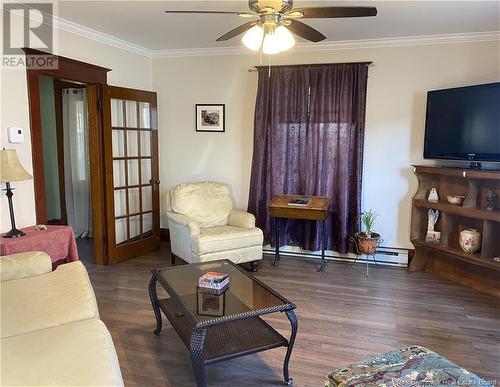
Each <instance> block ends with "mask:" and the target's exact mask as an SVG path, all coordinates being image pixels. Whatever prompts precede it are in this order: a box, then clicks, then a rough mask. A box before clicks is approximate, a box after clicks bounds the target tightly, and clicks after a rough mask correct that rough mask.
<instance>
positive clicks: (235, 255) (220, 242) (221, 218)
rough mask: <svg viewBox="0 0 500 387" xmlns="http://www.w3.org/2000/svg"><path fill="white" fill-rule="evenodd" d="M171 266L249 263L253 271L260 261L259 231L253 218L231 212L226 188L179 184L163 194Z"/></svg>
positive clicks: (231, 208)
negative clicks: (177, 263)
mask: <svg viewBox="0 0 500 387" xmlns="http://www.w3.org/2000/svg"><path fill="white" fill-rule="evenodd" d="M166 200H167V217H168V227H169V230H170V242H171V249H172V264H175V257H176V256H177V257H179V258H181V259H183V260H184V261H186V262H188V263H194V262H202V261H213V260H217V259H226V258H227V259H229V260H231V261H232V262H234V263H237V264H239V263H245V262H250V263H251V264H252V270H254V271H255V270H256V268H257V261H259V260H261V259H262V242H263V234H262V231H261V230H260V229H259V228H257V227H255V217H254V216H253V215H252V214H249V213H247V212H245V211H240V210H236V209H234V208H233V199H232V197H231V190H230V188H229V186H228V185H226V184H221V183H214V182H200V183H189V184H180V185H177V186H175V187H173V188H172V189H171V190H170V191H169V192H168V194H167V198H166Z"/></svg>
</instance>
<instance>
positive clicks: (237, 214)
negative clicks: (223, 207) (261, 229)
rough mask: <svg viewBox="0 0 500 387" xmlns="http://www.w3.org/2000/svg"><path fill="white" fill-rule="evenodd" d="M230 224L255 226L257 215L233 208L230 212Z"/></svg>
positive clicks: (245, 226) (244, 226) (234, 225)
mask: <svg viewBox="0 0 500 387" xmlns="http://www.w3.org/2000/svg"><path fill="white" fill-rule="evenodd" d="M228 224H229V226H233V227H241V228H252V227H255V216H253V215H252V214H250V213H248V212H245V211H241V210H232V211H231V212H230V213H229V219H228Z"/></svg>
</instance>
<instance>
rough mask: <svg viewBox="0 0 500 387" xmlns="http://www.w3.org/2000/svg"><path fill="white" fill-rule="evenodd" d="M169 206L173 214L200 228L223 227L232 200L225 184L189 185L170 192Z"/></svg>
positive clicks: (203, 183) (231, 205)
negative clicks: (184, 217)
mask: <svg viewBox="0 0 500 387" xmlns="http://www.w3.org/2000/svg"><path fill="white" fill-rule="evenodd" d="M170 206H171V208H172V211H173V212H177V213H179V214H182V215H185V216H187V217H188V218H190V219H192V220H194V221H195V222H197V223H199V225H200V227H212V226H225V225H227V219H228V216H229V213H230V212H231V210H232V209H233V200H232V198H231V190H230V189H229V186H228V185H226V184H221V183H213V182H201V183H189V184H180V185H178V186H175V187H174V188H172V189H171V190H170Z"/></svg>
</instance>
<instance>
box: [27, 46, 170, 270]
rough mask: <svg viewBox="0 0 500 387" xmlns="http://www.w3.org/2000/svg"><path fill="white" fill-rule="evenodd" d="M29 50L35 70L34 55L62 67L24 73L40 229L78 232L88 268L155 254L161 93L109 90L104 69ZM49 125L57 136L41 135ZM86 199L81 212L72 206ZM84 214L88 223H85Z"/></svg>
mask: <svg viewBox="0 0 500 387" xmlns="http://www.w3.org/2000/svg"><path fill="white" fill-rule="evenodd" d="M24 51H25V54H26V56H27V57H28V58H27V60H26V63H35V61H31V60H30V58H29V56H33V57H35V58H39V57H40V56H44V57H50V58H46V61H45V62H47V61H48V62H50V63H57V66H56V67H54V68H36V67H33V68H30V67H28V68H27V71H26V75H27V80H28V102H29V110H30V127H31V145H32V157H33V177H34V188H35V209H36V221H37V223H38V224H49V225H50V224H68V225H70V226H73V228H74V229H75V231H76V235H75V236H77V241H79V246H78V247H79V249H78V250H79V253H80V255H81V256H82V259H88V260H89V261H90V262H89V265H91V264H93V263H95V264H97V265H102V264H109V263H117V262H120V261H122V260H124V259H128V258H132V257H134V256H139V255H144V254H147V253H148V252H151V251H154V250H157V249H158V248H159V246H160V226H159V205H158V203H159V187H158V185H159V180H158V135H157V129H158V128H157V125H156V122H157V119H156V112H157V110H156V93H153V92H149V91H142V90H134V89H125V88H120V87H116V86H114V87H111V86H108V85H107V72H108V71H110V69H107V68H104V67H100V66H96V65H92V64H89V63H85V62H80V61H77V60H74V59H70V58H65V57H61V56H57V55H52V54H47V53H44V52H42V51H38V50H34V49H28V48H25V49H24ZM50 84H51V85H52V86H51V87H52V89H53V90H52V101H53V115H52V117H50V113H47V114H48V116H49V117H48V118H47V117H44V114H45V113H42V110H43V108H44V106H43V104H44V97H43V93H45V92H46V90H41V89H44V88H45V86H44V85H49V86H47V87H48V88H49V89H50ZM59 95H60V97H61V98H60V99H59V98H56V97H58V96H59ZM46 99H47V101H49V100H50V97H47V98H46ZM57 104H60V106H56V105H57ZM112 104H113V107H115V105H116V104H118V105H120V106H122V107H123V117H122V118H123V123H119V122H117V121H116V120H117V117H118V116H116V114H115V113H117V114H121V112H122V110H120V111H119V112H117V111H116V109H112V108H111V105H112ZM71 109H73V110H71ZM48 111H50V107H49V109H48ZM57 112H60V114H59V113H58V114H56V113H57ZM112 113H113V116H112ZM65 114H67V116H68V117H66V118H65ZM70 117H73V120H71V119H70ZM85 118H86V122H82V121H85ZM46 119H47V120H48V122H49V124H47V125H49V126H50V120H52V129H50V130H48V131H47V133H45V134H44V131H43V121H44V120H46ZM134 119H135V121H134ZM65 120H67V125H64V121H65ZM57 128H60V129H59V136H58V129H57ZM68 130H69V132H67V133H65V131H68ZM44 136H45V137H47V140H46V142H47V144H44ZM75 138H77V139H79V140H80V141H76V140H74V139H75ZM48 139H50V140H48ZM72 139H73V140H72ZM133 139H136V141H134V140H133ZM68 141H69V142H68ZM72 142H73V143H72ZM75 144H77V145H75ZM134 147H136V148H137V151H136V150H135V149H134ZM45 148H47V149H45ZM68 149H69V150H68ZM72 149H73V153H74V155H73V154H72V152H71V150H72ZM139 150H140V151H139ZM85 151H87V152H88V155H87V156H86V155H85V154H84V153H85ZM73 159H74V160H73ZM86 159H88V160H89V161H88V162H87V161H86ZM46 164H48V165H47V166H46ZM85 165H86V166H87V168H85ZM46 175H47V176H46ZM122 183H124V184H122ZM67 191H72V192H67ZM82 198H83V201H84V204H85V205H84V206H83V208H82V207H81V206H80V203H77V204H78V206H77V205H75V201H77V202H80V201H81V200H82ZM88 208H91V210H90V211H87V209H88ZM82 211H83V212H84V213H85V214H87V212H90V214H89V216H87V215H85V216H81V213H82ZM89 237H90V238H89ZM89 239H90V241H89ZM85 256H87V257H90V258H86V257H85Z"/></svg>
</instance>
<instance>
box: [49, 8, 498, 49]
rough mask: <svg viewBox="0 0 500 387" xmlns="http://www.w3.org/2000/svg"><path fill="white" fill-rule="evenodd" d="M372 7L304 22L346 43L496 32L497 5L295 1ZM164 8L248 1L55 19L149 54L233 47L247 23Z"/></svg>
mask: <svg viewBox="0 0 500 387" xmlns="http://www.w3.org/2000/svg"><path fill="white" fill-rule="evenodd" d="M330 5H361V6H376V7H377V9H378V15H377V16H376V17H369V18H350V19H308V20H303V21H304V22H306V23H307V24H309V25H311V26H312V27H314V28H316V29H318V30H319V31H321V32H322V33H323V34H324V35H326V36H327V40H326V41H330V42H334V41H345V40H359V39H374V38H391V37H403V36H419V35H435V34H453V33H464V32H484V31H497V30H500V0H491V1H478V0H475V1H371V0H365V1H349V2H347V1H295V3H294V6H295V7H306V6H330ZM166 9H170V10H176V9H183V10H225V11H246V10H248V3H247V1H240V0H226V1H59V11H58V12H59V15H58V16H59V17H61V18H63V19H66V20H69V21H71V22H73V23H77V24H79V25H82V26H85V27H88V28H92V29H95V30H97V31H99V32H102V33H105V34H108V35H111V36H113V37H116V38H119V39H122V40H125V41H127V42H130V43H134V44H136V45H139V46H142V47H144V48H147V49H149V50H169V49H189V48H211V47H237V46H240V45H241V41H240V38H239V37H238V38H234V39H232V40H230V41H227V42H216V41H215V40H216V39H217V38H218V37H219V36H221V35H223V34H224V33H226V32H227V31H229V30H231V29H233V28H235V27H237V26H238V25H240V24H243V23H245V22H246V21H248V19H244V18H240V17H238V16H232V15H179V14H165V13H164V12H163V11H164V10H166Z"/></svg>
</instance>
